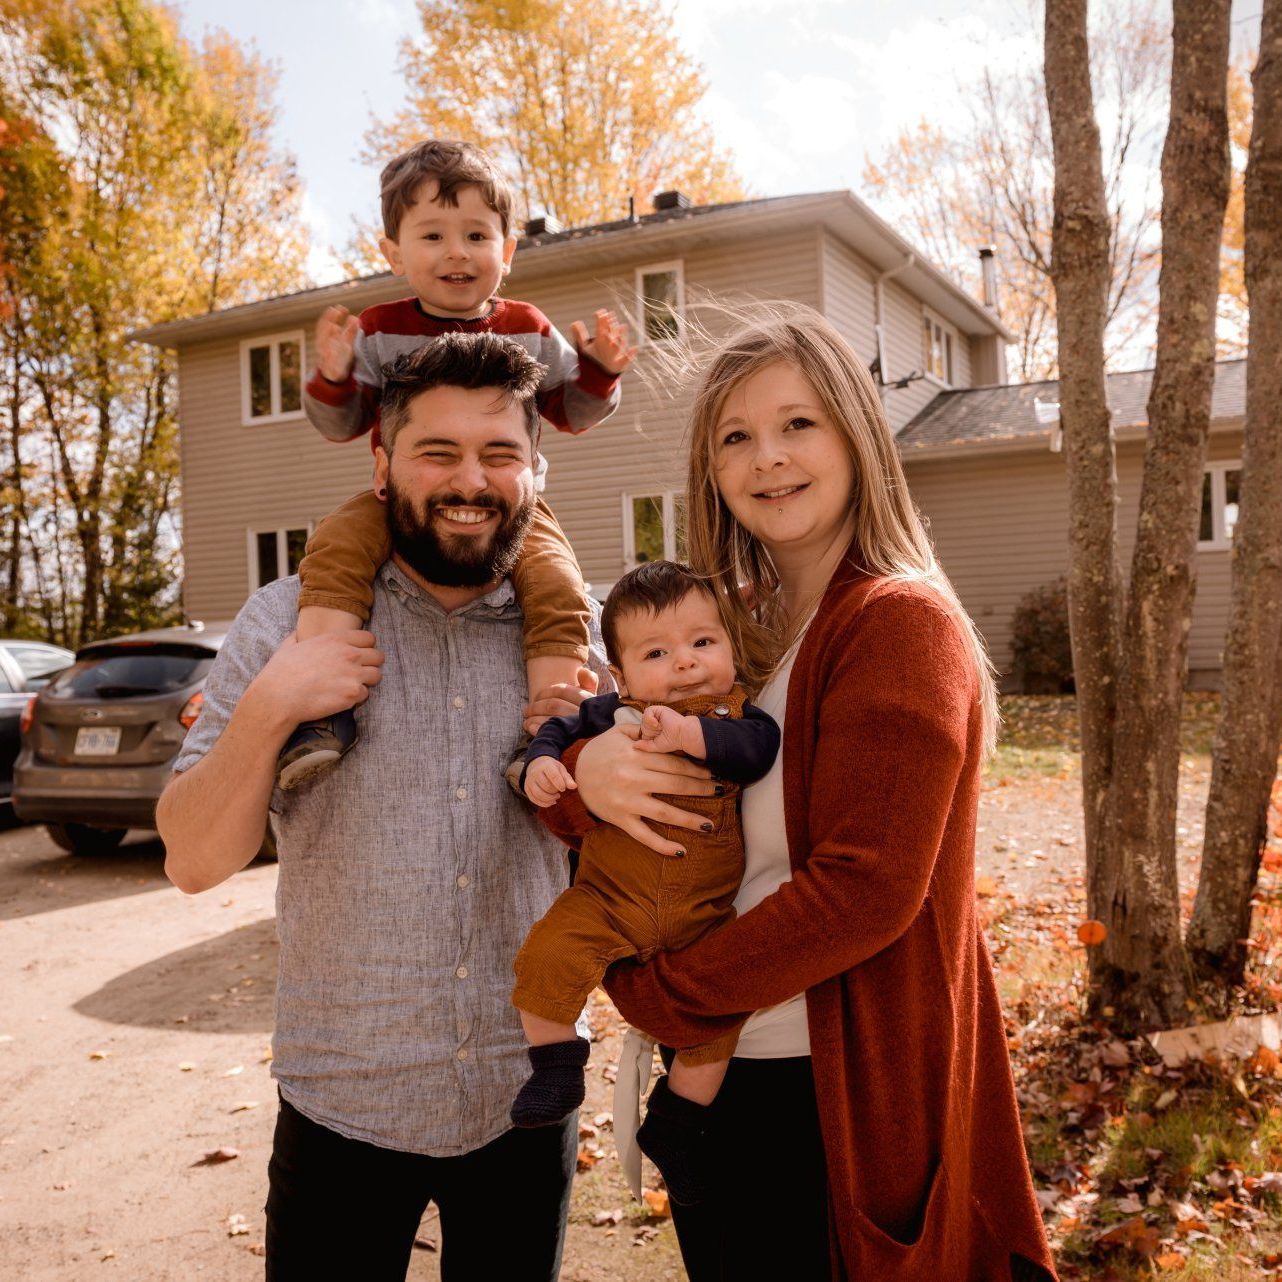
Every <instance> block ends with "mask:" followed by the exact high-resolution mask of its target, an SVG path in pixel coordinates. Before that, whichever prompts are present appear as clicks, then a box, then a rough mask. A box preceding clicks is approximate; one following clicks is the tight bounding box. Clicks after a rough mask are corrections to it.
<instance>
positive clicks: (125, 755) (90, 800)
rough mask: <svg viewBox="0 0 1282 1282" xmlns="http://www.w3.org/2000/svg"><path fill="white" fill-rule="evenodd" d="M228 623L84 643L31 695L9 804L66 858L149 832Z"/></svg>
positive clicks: (100, 850)
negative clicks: (42, 828) (41, 827)
mask: <svg viewBox="0 0 1282 1282" xmlns="http://www.w3.org/2000/svg"><path fill="white" fill-rule="evenodd" d="M226 628H227V625H226V624H223V625H210V626H208V627H205V626H203V625H200V624H193V625H192V626H190V627H183V628H161V629H158V630H156V631H154V632H139V633H135V634H134V635H132V636H124V637H114V638H112V639H111V640H108V641H95V642H94V643H93V644H92V645H87V646H84V647H83V648H82V649H80V650H79V651H78V652H77V653H76V656H75V662H74V663H73V664H72V665H71V667H69V668H67V669H66V670H65V671H63V672H61V673H59V674H58V675H57V676H56V677H54V678H53V680H52V681H50V682H49V684H48V685H47V686H45V688H44V689H43V690H41V691H40V692H39V694H36V695H34V696H32V698H31V700H30V702H29V704H28V708H27V711H26V713H25V714H24V717H23V723H24V725H23V743H22V751H21V753H20V755H19V757H18V760H17V763H16V764H15V766H14V786H13V808H14V811H15V812H16V813H17V815H18V817H19V818H20V819H24V820H27V821H29V822H37V823H44V824H47V825H48V829H49V835H50V836H51V837H52V838H53V839H54V841H55V842H57V844H58V845H59V846H61V847H62V848H63V849H64V850H68V851H71V852H72V853H74V854H95V853H105V852H107V851H110V850H114V849H115V848H116V847H117V846H118V845H119V844H120V843H121V841H122V840H123V839H124V836H125V833H126V832H127V831H128V830H129V829H130V828H151V829H154V828H155V826H156V801H157V800H158V798H159V797H160V793H161V790H162V789H163V788H164V786H165V783H166V781H167V780H168V778H169V773H170V767H171V765H172V763H173V760H174V757H175V756H176V755H177V753H178V749H179V747H180V745H181V744H182V741H183V737H184V735H186V733H187V729H188V727H189V726H190V725H191V724H192V722H194V721H195V720H196V717H197V716H198V715H199V713H200V707H201V703H202V702H203V699H204V695H203V694H202V693H201V691H202V687H203V686H204V684H205V677H206V676H207V675H208V673H209V669H210V667H211V666H212V664H213V662H214V656H215V655H216V654H217V653H218V648H219V646H220V645H221V644H222V641H223V637H224V635H225V633H226Z"/></svg>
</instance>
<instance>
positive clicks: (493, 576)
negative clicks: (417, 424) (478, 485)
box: [387, 476, 534, 588]
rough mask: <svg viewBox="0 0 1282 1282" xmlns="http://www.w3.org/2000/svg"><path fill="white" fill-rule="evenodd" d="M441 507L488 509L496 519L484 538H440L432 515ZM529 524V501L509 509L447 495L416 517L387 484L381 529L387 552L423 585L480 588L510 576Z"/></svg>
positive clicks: (487, 498) (492, 497) (493, 500)
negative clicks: (388, 547)
mask: <svg viewBox="0 0 1282 1282" xmlns="http://www.w3.org/2000/svg"><path fill="white" fill-rule="evenodd" d="M444 507H472V508H490V509H491V510H493V511H495V512H497V513H498V514H499V520H498V526H497V528H496V529H495V530H494V532H493V533H492V534H491V535H490V536H489V537H488V538H486V537H484V536H481V537H477V536H475V535H467V534H460V535H458V536H451V535H446V536H445V537H444V538H442V537H441V536H440V535H439V534H438V533H437V531H436V526H435V524H434V513H435V512H436V511H437V510H438V509H439V508H444ZM533 519H534V499H533V498H531V499H529V500H528V501H527V502H525V503H523V504H522V505H521V506H520V507H516V508H514V507H513V506H512V505H511V504H510V503H508V502H507V501H506V500H505V499H501V498H499V497H498V495H496V494H490V493H485V494H481V495H479V496H478V497H477V498H474V499H470V500H467V501H464V500H463V499H461V498H457V497H455V496H453V495H451V496H448V497H445V498H439V499H437V498H429V499H427V500H425V502H424V510H423V512H422V513H421V514H420V513H419V511H418V510H417V509H416V508H415V506H414V503H413V501H412V500H411V499H410V498H409V496H408V495H406V494H403V493H400V492H399V491H398V490H397V488H396V486H395V484H394V483H393V481H392V478H391V477H390V476H389V477H388V478H387V529H388V533H389V534H390V535H391V536H392V550H393V551H394V552H395V553H396V554H397V556H399V557H400V558H401V559H402V560H403V561H404V562H405V563H406V564H407V565H408V566H409V567H410V568H411V569H412V570H414V571H415V572H416V573H418V574H421V575H422V576H423V578H424V579H426V580H427V582H428V583H435V584H437V585H438V586H439V587H443V588H480V587H484V586H485V585H486V584H487V583H493V582H494V581H495V580H497V579H501V578H503V577H504V576H505V575H508V574H511V572H512V569H513V567H514V566H515V565H516V563H517V561H518V560H519V559H520V556H521V544H522V543H523V542H524V541H525V536H526V534H527V533H528V531H529V528H530V522H531V521H533Z"/></svg>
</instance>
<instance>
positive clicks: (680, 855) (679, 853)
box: [675, 850, 686, 859]
mask: <svg viewBox="0 0 1282 1282" xmlns="http://www.w3.org/2000/svg"><path fill="white" fill-rule="evenodd" d="M685 857H686V852H685V851H684V850H678V851H676V853H675V858H677V859H684V858H685Z"/></svg>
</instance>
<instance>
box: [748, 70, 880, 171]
mask: <svg viewBox="0 0 1282 1282" xmlns="http://www.w3.org/2000/svg"><path fill="white" fill-rule="evenodd" d="M767 83H768V84H769V86H770V90H769V92H768V93H767V95H766V97H765V100H764V106H765V109H766V110H767V111H768V112H770V113H771V114H772V115H773V116H775V117H776V118H777V121H778V122H779V124H781V125H782V127H783V131H784V136H783V139H782V142H783V144H784V146H785V147H786V148H787V149H788V151H790V152H792V153H794V154H796V155H801V156H828V155H832V154H833V153H834V152H842V151H845V150H846V149H847V148H848V147H849V146H850V145H851V143H853V142H854V141H855V139H856V138H858V136H859V94H858V92H857V91H856V89H855V86H854V84H853V83H852V82H851V81H849V80H838V79H835V78H834V77H832V76H816V75H812V74H810V73H807V74H805V75H802V76H798V77H796V78H795V79H789V78H788V77H787V76H784V75H781V74H780V73H779V72H777V71H772V72H770V73H769V74H768V76H767Z"/></svg>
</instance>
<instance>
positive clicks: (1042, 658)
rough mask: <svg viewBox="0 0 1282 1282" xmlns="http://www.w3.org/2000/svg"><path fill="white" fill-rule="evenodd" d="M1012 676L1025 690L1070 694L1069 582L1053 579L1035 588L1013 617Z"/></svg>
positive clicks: (1071, 649) (1038, 692)
mask: <svg viewBox="0 0 1282 1282" xmlns="http://www.w3.org/2000/svg"><path fill="white" fill-rule="evenodd" d="M1012 630H1013V637H1012V642H1011V646H1012V651H1013V659H1014V666H1015V677H1016V679H1017V680H1018V681H1019V688H1020V690H1021V691H1023V693H1024V694H1070V693H1072V691H1073V689H1074V685H1073V647H1072V643H1071V640H1070V638H1069V631H1068V583H1067V581H1066V580H1065V579H1063V578H1059V579H1056V580H1055V582H1054V583H1044V584H1043V585H1042V586H1041V587H1039V588H1034V589H1033V590H1032V591H1031V592H1029V593H1028V594H1027V595H1026V596H1025V597H1024V598H1023V599H1022V600H1021V601H1020V603H1019V604H1018V605H1017V606H1016V607H1015V615H1014V618H1013V620H1012Z"/></svg>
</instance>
